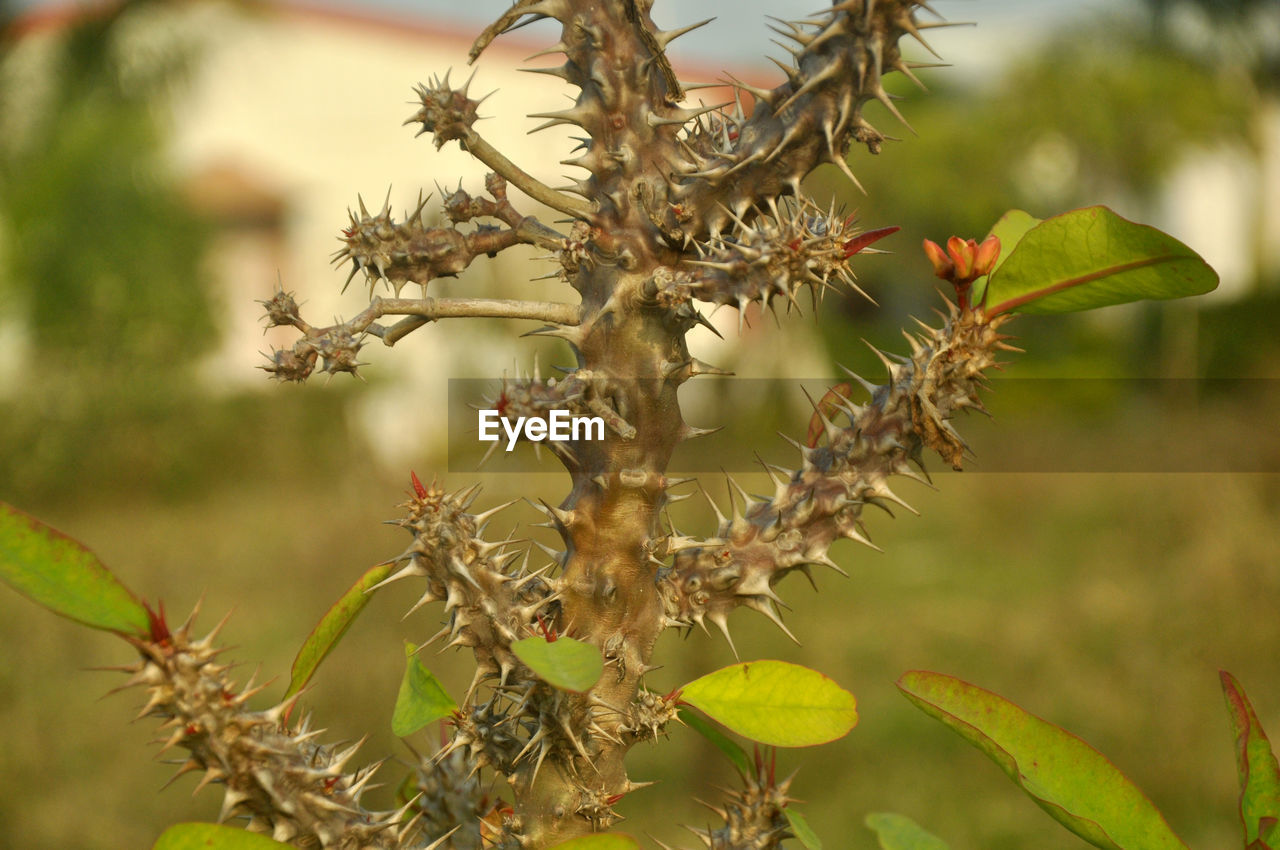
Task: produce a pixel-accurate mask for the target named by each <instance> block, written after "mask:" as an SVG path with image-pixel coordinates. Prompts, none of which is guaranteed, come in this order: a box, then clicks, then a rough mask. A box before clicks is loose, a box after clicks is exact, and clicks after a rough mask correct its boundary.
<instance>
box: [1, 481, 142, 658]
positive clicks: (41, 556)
mask: <svg viewBox="0 0 1280 850" xmlns="http://www.w3.org/2000/svg"><path fill="white" fill-rule="evenodd" d="M0 579H3V580H4V581H5V582H7V583H8V584H10V585H11V586H12V587H13V588H14V589H15V590H17V591H18V592H19V593H21V594H23V595H24V596H27V597H29V598H30V599H32V600H33V601H35V602H37V603H39V604H40V605H43V606H44V607H45V608H48V609H49V610H50V611H52V612H53V613H55V614H60V615H62V616H63V617H67V618H68V619H71V620H75V621H76V622H77V623H83V624H84V625H86V626H92V627H93V628H95V629H105V630H106V631H111V632H119V633H120V634H127V635H138V636H143V635H146V634H148V633H149V632H150V627H149V625H148V623H149V620H148V618H147V609H146V608H145V607H144V606H143V604H142V603H141V602H139V601H138V599H137V597H135V596H134V595H133V594H132V593H130V592H129V589H128V588H126V587H125V586H124V585H123V584H121V583H120V580H119V579H117V578H116V577H115V576H114V575H112V574H111V571H110V570H108V569H107V568H106V566H104V565H103V563H102V562H101V561H99V560H98V557H97V556H96V555H94V554H93V553H92V552H90V551H89V550H88V549H86V548H85V547H84V546H83V545H81V544H80V543H79V542H77V541H75V540H72V539H71V538H70V537H68V536H66V535H65V534H63V533H62V532H60V531H58V530H57V529H55V528H51V527H50V526H48V525H45V524H44V523H42V522H40V520H38V519H36V518H35V517H33V516H30V515H29V514H26V513H24V512H23V511H20V510H18V509H17V508H15V507H13V506H12V505H9V504H7V503H5V502H0Z"/></svg>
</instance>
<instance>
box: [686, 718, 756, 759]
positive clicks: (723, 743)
mask: <svg viewBox="0 0 1280 850" xmlns="http://www.w3.org/2000/svg"><path fill="white" fill-rule="evenodd" d="M676 714H677V716H678V717H679V718H680V722H681V723H683V724H684V725H685V726H688V727H689V728H690V729H692V730H693V731H695V732H697V733H698V734H699V735H701V736H702V737H704V738H706V739H707V740H708V741H710V742H711V743H712V744H714V745H715V747H716V749H718V750H719V751H720V752H722V753H724V754H725V755H726V756H728V757H729V761H731V762H733V766H734V767H736V768H737V769H738V772H739V773H741V774H742V775H743V776H751V775H752V773H753V771H752V770H751V759H749V758H747V753H746V750H744V749H742V747H739V746H738V744H737V742H736V741H734V740H733V739H732V738H730V737H729V736H728V735H726V734H724V733H723V732H721V731H720V730H719V729H717V728H716V727H714V726H712V725H711V724H710V723H708V722H707V721H705V720H703V719H702V718H701V717H699V716H698V715H696V714H694V713H693V712H692V711H689V710H688V709H685V708H681V709H679V710H678V711H677V712H676Z"/></svg>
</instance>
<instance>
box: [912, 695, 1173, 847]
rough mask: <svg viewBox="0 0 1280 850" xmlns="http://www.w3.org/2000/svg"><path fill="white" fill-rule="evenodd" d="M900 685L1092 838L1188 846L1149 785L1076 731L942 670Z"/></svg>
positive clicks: (1109, 843) (1106, 843) (1099, 842)
mask: <svg viewBox="0 0 1280 850" xmlns="http://www.w3.org/2000/svg"><path fill="white" fill-rule="evenodd" d="M898 688H899V689H900V690H901V691H902V693H903V694H904V695H906V697H907V699H909V700H911V702H913V703H915V705H916V707H917V708H919V709H921V710H922V711H924V712H925V713H926V714H928V715H930V716H932V717H935V718H937V719H938V720H941V721H942V722H943V723H945V724H946V725H948V726H950V727H951V728H952V729H954V730H955V731H956V732H958V733H959V734H960V735H961V736H962V737H963V738H965V739H966V740H968V741H969V742H970V743H971V744H973V745H974V746H976V747H977V748H978V749H980V750H982V751H983V752H984V753H986V754H987V755H988V756H990V757H991V759H992V760H993V761H994V762H995V763H996V764H998V765H999V766H1000V768H1001V769H1002V770H1004V772H1005V773H1007V774H1008V775H1009V778H1010V779H1012V780H1013V781H1014V782H1015V783H1016V784H1017V785H1018V786H1019V787H1021V788H1022V790H1023V791H1025V792H1026V793H1027V794H1028V795H1029V796H1030V797H1031V799H1033V800H1034V801H1035V802H1036V804H1037V805H1039V806H1040V808H1042V809H1044V810H1045V811H1046V812H1048V813H1049V814H1050V815H1051V816H1053V818H1055V819H1056V820H1057V821H1058V822H1059V823H1061V824H1062V825H1063V826H1065V827H1066V828H1067V829H1069V830H1071V831H1072V832H1074V833H1075V834H1076V835H1078V836H1080V837H1081V838H1083V839H1084V840H1085V841H1088V842H1089V843H1091V844H1093V845H1095V846H1097V847H1103V848H1109V850H1164V848H1168V849H1169V850H1174V848H1181V850H1186V845H1185V844H1183V843H1182V840H1181V839H1179V838H1178V836H1176V835H1174V833H1173V830H1171V829H1170V828H1169V825H1168V824H1167V823H1165V820H1164V817H1163V816H1162V815H1161V814H1160V812H1159V810H1157V809H1156V807H1155V806H1154V805H1153V804H1152V803H1151V801H1150V800H1148V799H1147V797H1146V796H1145V795H1144V794H1143V793H1142V791H1140V790H1139V789H1138V787H1137V786H1136V785H1134V784H1133V783H1132V782H1130V781H1129V779H1128V778H1127V777H1126V776H1125V775H1124V774H1123V773H1121V772H1120V771H1119V770H1118V769H1117V768H1116V767H1115V765H1113V764H1112V763H1111V762H1109V761H1107V759H1106V758H1105V757H1103V755H1102V754H1101V753H1099V752H1098V751H1097V750H1095V749H1094V748H1093V747H1091V746H1089V745H1088V744H1086V743H1085V742H1084V741H1082V740H1080V739H1079V738H1077V737H1076V736H1074V735H1072V734H1070V733H1068V732H1065V731H1063V730H1062V729H1059V728H1058V727H1057V726H1054V725H1053V724H1052V723H1048V722H1046V721H1044V720H1041V719H1040V718H1039V717H1036V716H1035V715H1033V714H1031V713H1029V712H1027V711H1024V710H1023V709H1021V708H1019V707H1018V706H1016V705H1014V704H1013V703H1011V702H1009V701H1008V700H1006V699H1004V698H1003V697H1000V696H997V695H996V694H993V693H991V692H990V691H986V690H983V689H982V688H979V687H976V686H975V685H971V684H969V683H968V682H962V681H960V680H959V679H954V678H952V677H950V676H944V675H942V674H940V673H928V672H923V671H913V672H910V673H906V674H905V675H903V677H902V678H901V679H899V680H898Z"/></svg>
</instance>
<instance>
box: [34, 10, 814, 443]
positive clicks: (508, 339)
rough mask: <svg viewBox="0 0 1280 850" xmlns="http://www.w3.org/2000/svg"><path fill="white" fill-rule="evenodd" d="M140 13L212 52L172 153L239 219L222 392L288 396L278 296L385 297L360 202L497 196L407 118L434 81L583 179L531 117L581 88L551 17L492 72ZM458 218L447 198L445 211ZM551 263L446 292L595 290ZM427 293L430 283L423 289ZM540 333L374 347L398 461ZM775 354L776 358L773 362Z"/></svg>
mask: <svg viewBox="0 0 1280 850" xmlns="http://www.w3.org/2000/svg"><path fill="white" fill-rule="evenodd" d="M72 14H81V12H77V13H68V12H66V11H53V12H43V13H39V14H38V15H36V16H33V17H32V18H30V19H29V20H28V21H27V22H25V24H24V26H23V28H22V29H23V31H24V32H25V33H26V34H27V36H28V37H29V38H31V39H33V40H39V39H40V38H43V37H47V36H49V35H51V34H53V33H56V31H57V30H58V29H59V28H60V26H61V24H63V23H64V22H65V21H67V20H69V19H70V17H71V15H72ZM135 14H137V15H138V16H139V17H140V18H141V20H139V21H136V22H133V23H131V25H130V31H129V32H128V33H127V37H128V39H129V44H130V46H129V48H128V49H130V50H134V51H137V52H138V56H139V57H140V59H139V61H144V60H143V57H145V56H146V55H147V53H148V51H154V50H159V49H160V48H158V47H157V45H159V44H162V43H164V42H165V41H166V40H170V41H174V42H176V43H180V44H187V45H191V46H192V48H193V54H192V55H193V62H194V65H193V69H192V73H191V76H190V79H189V81H188V82H187V83H186V84H185V85H184V86H183V88H182V90H181V91H180V92H178V93H177V96H176V97H175V98H174V103H173V119H172V161H173V167H174V169H175V171H176V173H177V175H178V176H179V179H180V180H181V181H182V182H183V184H184V186H185V188H186V190H187V194H188V196H189V198H190V199H191V202H192V203H193V204H194V205H195V206H196V207H197V208H198V209H200V210H202V211H203V212H205V213H206V214H207V215H209V216H210V217H212V218H213V219H214V220H215V221H216V222H217V223H218V225H219V227H218V231H219V236H218V239H217V245H216V248H215V250H214V251H213V255H212V256H211V257H210V258H209V261H210V262H211V263H212V264H213V266H214V269H215V272H216V277H217V279H218V280H219V281H220V288H221V291H220V292H219V293H218V296H217V299H218V302H219V305H220V309H221V311H222V314H223V321H222V344H221V349H220V351H219V353H218V354H217V355H216V356H215V357H214V358H212V359H211V360H210V361H209V362H208V363H207V364H206V365H207V369H206V375H207V376H208V380H209V382H210V385H211V386H212V387H219V388H223V389H242V388H244V387H245V386H255V387H262V388H264V389H269V388H270V384H269V383H268V382H267V381H266V380H265V375H264V373H263V372H261V371H259V370H257V369H256V368H255V367H257V366H260V365H262V364H263V363H264V362H265V360H264V359H263V357H262V352H264V351H269V350H270V348H271V347H273V346H276V347H278V346H286V345H289V344H291V342H292V340H293V338H294V334H292V332H291V331H290V330H287V329H273V330H272V331H270V332H269V333H267V334H266V335H265V336H264V334H263V322H262V310H261V307H260V306H259V305H258V304H257V303H256V301H258V300H261V299H264V298H268V297H270V295H271V293H272V291H273V288H274V287H275V286H276V284H277V280H279V281H280V282H281V283H282V284H283V286H284V287H285V288H286V289H287V290H290V291H295V292H296V293H297V296H298V298H299V301H300V302H302V309H303V315H304V317H306V318H307V319H308V320H309V321H310V322H312V323H313V324H324V323H327V322H329V321H330V320H331V319H332V318H333V317H335V316H350V315H351V314H353V313H355V312H357V311H359V310H360V309H362V307H363V306H364V305H365V304H366V303H367V300H366V296H367V292H368V285H367V284H366V283H364V282H363V275H360V276H357V278H356V279H355V280H353V281H352V282H351V285H350V287H349V288H348V290H347V292H346V293H345V295H344V294H342V293H341V292H340V291H341V289H342V284H343V282H344V281H345V280H346V278H347V274H348V270H349V268H350V267H349V266H347V267H345V268H342V269H335V268H334V267H333V266H332V265H331V263H330V257H331V255H332V254H333V252H334V251H335V250H336V249H337V248H338V247H339V243H338V241H337V240H336V238H335V237H337V235H338V234H339V232H340V230H341V229H342V228H343V227H344V226H345V225H346V224H347V217H346V212H345V211H346V210H347V209H349V208H353V207H355V206H356V205H357V197H358V195H359V196H361V197H363V199H364V201H365V203H366V204H367V205H368V206H369V207H370V208H371V209H376V208H377V207H379V206H380V205H381V204H382V203H383V200H384V198H389V200H390V202H391V204H392V206H393V208H394V209H395V210H396V213H397V216H398V215H400V214H401V212H400V211H401V210H404V209H406V208H408V209H412V208H413V207H414V205H415V204H416V201H417V198H418V193H419V191H420V190H421V191H424V192H426V193H434V199H439V198H440V196H441V189H440V188H438V187H443V189H444V191H445V192H446V193H447V192H451V191H453V190H454V189H456V188H457V187H458V186H459V182H461V185H462V187H463V188H465V189H467V190H468V191H470V192H473V193H476V194H479V193H481V192H483V185H484V184H483V180H484V175H485V172H486V171H487V169H486V168H485V167H484V166H482V165H481V164H479V163H478V162H476V161H475V160H473V159H471V158H470V157H469V156H468V155H467V154H465V153H463V152H462V151H461V150H460V149H459V147H458V145H457V144H456V143H448V144H446V145H444V146H443V148H442V149H441V150H436V148H435V146H434V145H433V144H432V138H431V137H430V136H429V135H428V136H423V137H420V138H415V136H414V132H415V128H414V127H412V126H408V127H406V126H402V125H403V124H404V122H405V119H406V118H407V117H408V116H410V115H411V114H413V112H414V111H415V107H414V102H415V97H414V93H413V86H414V85H415V84H416V83H419V82H426V81H429V80H430V79H431V78H433V77H435V76H436V75H441V76H442V75H444V74H445V73H450V74H451V80H452V82H453V83H454V84H458V83H460V82H463V81H465V80H467V79H468V77H469V76H470V75H471V74H472V73H473V72H474V78H473V79H472V81H471V83H470V89H469V91H470V93H471V95H472V96H473V97H477V98H478V97H481V96H484V95H489V94H490V93H492V94H491V95H490V96H488V97H487V98H486V99H485V100H484V103H483V105H482V107H481V110H480V113H481V115H482V116H485V117H486V118H487V119H489V120H485V121H483V122H482V123H481V124H480V125H478V127H477V129H478V130H479V132H481V134H482V135H484V137H485V138H486V139H487V140H488V141H489V142H490V143H491V144H493V145H494V146H495V147H497V148H498V149H499V150H501V151H503V152H504V153H505V154H506V155H507V156H508V157H510V158H511V159H512V160H513V161H515V162H516V163H517V164H519V165H520V166H521V167H522V168H524V169H525V170H526V171H528V172H529V173H531V174H532V175H533V176H535V177H536V178H538V179H539V180H541V181H542V182H544V183H546V184H548V185H552V186H557V185H563V184H565V183H567V182H568V181H567V180H566V179H565V175H566V174H568V173H570V172H573V171H575V170H576V169H572V168H570V167H566V166H562V165H560V164H559V163H560V161H561V160H563V159H566V158H568V157H569V156H570V152H571V151H572V149H573V148H574V147H575V146H576V145H577V142H576V141H574V140H572V139H571V138H570V136H571V135H572V134H571V133H570V132H569V130H568V128H566V127H564V126H560V127H553V128H550V129H548V130H545V131H541V132H537V133H532V134H531V133H530V131H531V130H532V129H533V128H534V127H536V126H538V125H539V124H541V123H543V119H534V118H528V117H526V116H527V115H528V114H529V113H536V112H547V111H553V110H558V109H563V108H564V106H565V105H567V103H568V100H567V99H566V97H567V96H569V95H570V93H571V92H572V91H573V90H572V89H571V88H570V87H568V86H567V85H564V84H561V83H560V82H559V81H558V80H555V79H552V78H549V77H547V76H546V75H544V74H533V73H525V72H521V71H520V70H518V69H520V68H524V67H530V66H534V67H536V66H542V67H548V66H552V65H556V64H559V62H561V61H563V58H562V57H560V56H546V57H541V58H536V59H529V57H530V55H531V54H533V53H536V52H538V51H540V50H543V49H545V48H546V47H548V46H550V45H551V44H554V43H555V40H556V38H557V37H558V33H557V30H555V29H552V28H547V27H542V28H539V27H537V26H533V27H529V28H528V29H524V30H521V31H520V32H518V33H515V34H509V35H505V36H502V37H500V38H498V39H497V40H495V41H494V42H493V43H492V44H491V45H490V46H489V47H488V48H487V50H486V51H485V53H484V55H483V56H482V57H481V58H480V60H479V61H478V62H477V63H476V66H475V67H474V68H472V67H469V66H468V64H467V51H468V49H469V48H470V47H471V44H472V42H473V39H474V37H475V35H477V34H478V31H477V32H472V31H466V32H464V31H461V30H456V29H452V28H450V27H448V26H433V25H430V24H426V23H423V22H422V21H421V20H408V19H394V18H390V17H379V16H374V15H369V14H364V13H355V12H340V11H335V10H333V9H331V8H320V7H314V6H306V5H301V4H275V3H273V4H270V5H266V4H254V5H246V4H244V3H228V2H218V0H209V2H192V3H185V4H155V5H153V6H150V7H147V8H146V9H142V10H139V11H138V12H136V13H135ZM526 60H528V61H526ZM680 71H681V74H682V77H684V78H685V79H694V80H716V79H718V78H721V77H722V76H723V72H722V71H721V70H720V69H719V68H692V69H691V68H681V69H680ZM735 75H736V76H739V77H740V78H745V79H748V80H752V81H755V82H765V81H767V80H769V79H771V78H772V76H776V73H775V74H772V75H770V74H768V72H764V73H763V74H757V73H754V72H752V71H751V70H747V71H745V72H743V71H741V70H739V71H735ZM726 93H727V92H726V91H724V90H721V91H717V90H715V89H711V90H702V91H695V92H693V93H692V94H691V97H692V98H694V99H698V100H703V101H706V102H721V101H724V100H726V99H731V97H732V95H731V94H730V95H728V97H727V98H726V96H725V95H726ZM511 198H512V201H513V203H515V204H516V206H517V208H518V209H521V210H522V211H528V212H530V213H533V214H537V215H539V217H540V218H542V220H543V221H544V222H547V223H553V222H555V221H556V220H557V219H558V218H561V215H560V214H559V213H556V212H554V211H551V210H547V209H545V208H540V207H539V205H537V204H535V203H534V202H532V201H530V200H529V199H527V198H526V197H525V196H524V195H523V194H522V193H520V192H519V191H518V190H516V189H515V188H514V187H512V188H511ZM434 199H433V200H434ZM438 209H439V208H438V207H437V206H436V205H435V204H434V203H429V204H428V207H427V213H428V215H431V214H433V211H435V210H438ZM540 254H545V252H543V251H538V250H534V249H532V248H525V247H523V246H521V247H517V248H512V249H509V250H508V251H505V252H504V253H503V254H502V255H500V256H499V257H498V258H497V259H496V260H488V259H486V258H480V259H479V260H477V262H476V263H474V264H473V266H472V267H471V268H470V269H469V270H468V271H467V272H466V273H465V274H464V275H463V276H462V277H461V278H459V279H458V280H442V281H437V282H433V283H432V293H433V294H442V293H453V294H461V293H466V294H472V295H478V296H496V295H506V296H510V297H522V298H537V299H558V300H574V299H576V294H575V293H573V292H572V291H570V290H569V289H568V288H567V287H566V286H565V285H564V284H563V283H561V282H559V281H544V282H538V283H533V282H530V278H533V277H537V276H539V275H543V274H546V273H548V272H551V271H554V270H555V268H556V266H555V265H554V264H553V262H552V261H532V262H531V258H533V257H536V256H538V255H540ZM409 294H412V290H406V295H409ZM732 312H733V311H729V310H724V311H721V313H720V314H719V315H717V316H715V317H714V319H713V321H715V322H716V323H717V324H723V325H724V327H725V331H726V333H725V336H726V337H727V338H728V340H729V342H721V341H719V340H716V339H715V338H714V337H713V336H711V335H710V334H709V333H704V332H703V331H702V330H701V329H699V331H697V332H696V334H695V337H696V338H695V339H694V341H693V344H694V345H695V346H697V347H699V348H700V349H701V353H700V355H699V356H701V357H702V358H703V359H707V360H710V361H711V362H716V363H724V362H725V361H726V360H729V361H734V362H736V361H738V360H739V359H740V358H739V354H738V352H739V351H740V346H739V344H738V339H737V321H736V316H735V315H731V313H732ZM525 324H526V325H527V324H528V323H525ZM761 324H762V323H760V322H757V323H756V326H757V327H760V326H761ZM769 325H770V327H769V332H770V333H771V334H772V333H774V332H775V329H774V328H773V323H772V322H771V321H770V322H769ZM513 328H514V329H515V330H516V333H511V332H510V331H511V330H512V329H513ZM529 329H530V328H528V327H522V326H518V325H517V326H507V327H500V326H499V323H497V322H491V321H487V320H486V321H484V322H477V321H471V322H456V321H455V322H452V323H451V322H448V321H446V322H441V323H439V324H437V325H435V326H430V327H427V328H424V329H422V330H420V331H419V332H417V333H416V334H414V335H412V336H410V337H408V338H406V339H405V340H403V341H401V342H400V343H398V344H397V348H398V349H408V350H407V351H404V350H401V351H397V352H396V355H389V353H387V352H386V351H385V349H384V348H383V346H381V345H380V344H379V343H378V341H377V340H376V339H372V338H371V340H370V345H369V346H368V347H367V348H366V349H365V352H364V354H365V355H367V356H365V358H364V359H366V360H368V361H370V367H369V368H368V369H367V370H365V371H366V374H367V375H368V378H369V380H370V381H371V384H370V386H369V387H368V388H367V389H364V390H362V392H361V401H360V403H359V405H358V408H359V411H360V412H359V413H358V415H359V416H360V417H361V419H362V421H363V423H364V425H365V426H366V428H367V429H368V431H369V433H370V435H371V436H372V437H373V438H374V439H373V442H374V445H375V446H377V449H378V451H379V453H380V454H382V455H383V456H384V459H386V460H392V459H395V460H397V461H400V460H403V458H404V457H405V456H406V455H408V454H411V453H417V452H421V451H423V450H424V449H426V448H428V447H430V444H431V443H432V441H433V439H434V436H433V435H440V434H443V433H444V431H445V428H444V420H443V417H444V413H445V411H444V407H443V404H442V403H441V401H440V400H442V399H444V398H445V397H446V386H445V384H446V381H447V379H448V378H449V377H498V376H501V375H502V374H504V373H506V374H513V373H514V372H515V371H517V368H518V369H520V370H526V369H528V368H529V366H530V364H531V363H532V361H533V357H534V355H535V354H536V353H537V352H538V351H539V349H541V350H542V352H543V353H542V363H543V366H544V369H545V368H546V366H548V365H549V364H548V354H547V352H546V348H547V343H546V342H534V341H529V340H524V341H521V342H519V343H515V342H513V340H514V338H515V336H516V335H517V334H518V333H521V332H523V331H525V330H529ZM730 329H732V332H729V331H730ZM810 336H811V334H809V333H807V331H806V330H805V329H803V328H802V329H798V332H797V333H796V334H795V339H793V340H789V341H788V342H787V345H788V346H789V347H790V348H791V349H792V350H794V351H795V352H796V356H794V357H790V358H788V361H787V362H788V364H789V366H790V368H792V369H793V370H794V373H795V374H799V375H804V376H807V377H814V376H819V377H820V376H823V375H825V374H826V373H827V372H828V371H829V370H830V366H829V365H827V364H825V362H824V358H822V357H821V356H820V354H819V349H818V343H817V342H815V341H812V340H810V339H809V337H810ZM771 344H775V343H774V342H771ZM767 361H768V358H761V364H760V365H761V366H762V368H767V366H765V365H764V364H766V363H767ZM729 365H733V364H732V363H730V364H729ZM343 380H347V378H346V377H345V376H343ZM313 382H316V381H315V380H314V379H313ZM317 383H318V382H317ZM292 389H293V388H288V390H292ZM286 391H287V390H286ZM309 391H320V390H318V389H316V388H312V389H311V390H309Z"/></svg>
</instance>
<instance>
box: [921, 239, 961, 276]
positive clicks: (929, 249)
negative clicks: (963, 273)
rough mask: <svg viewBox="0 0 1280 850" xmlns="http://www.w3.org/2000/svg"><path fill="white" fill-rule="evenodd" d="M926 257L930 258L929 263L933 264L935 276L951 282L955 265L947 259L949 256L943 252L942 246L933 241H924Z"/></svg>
mask: <svg viewBox="0 0 1280 850" xmlns="http://www.w3.org/2000/svg"><path fill="white" fill-rule="evenodd" d="M924 255H925V256H926V257H928V258H929V262H931V263H933V273H934V274H936V275H937V276H938V277H940V278H942V279H943V280H951V274H952V272H954V271H955V264H954V263H952V262H951V260H949V259H947V254H946V252H945V251H943V250H942V246H941V245H939V244H938V243H937V242H934V241H933V240H931V239H926V240H924Z"/></svg>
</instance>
